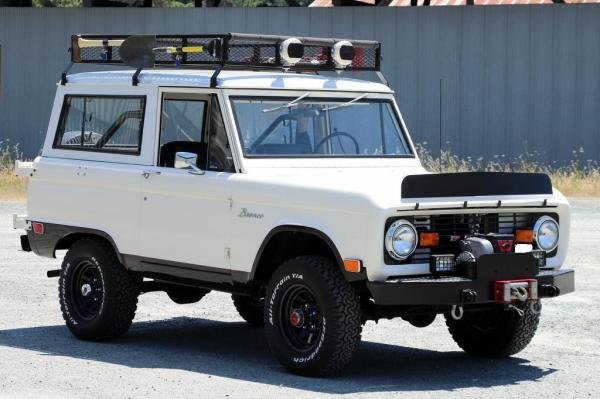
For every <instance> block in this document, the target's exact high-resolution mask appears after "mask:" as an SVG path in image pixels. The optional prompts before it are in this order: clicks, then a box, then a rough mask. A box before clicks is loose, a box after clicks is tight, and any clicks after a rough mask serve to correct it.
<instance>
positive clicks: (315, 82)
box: [67, 69, 392, 93]
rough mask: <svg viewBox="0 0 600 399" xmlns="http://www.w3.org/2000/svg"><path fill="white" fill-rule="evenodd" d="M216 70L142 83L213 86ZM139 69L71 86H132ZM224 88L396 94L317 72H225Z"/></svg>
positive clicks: (88, 77) (77, 77) (84, 77)
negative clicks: (212, 79)
mask: <svg viewBox="0 0 600 399" xmlns="http://www.w3.org/2000/svg"><path fill="white" fill-rule="evenodd" d="M213 72H214V71H212V70H191V69H175V70H171V69H169V70H159V69H152V70H142V71H141V73H140V74H139V85H146V86H180V87H206V88H208V87H210V79H211V76H212V75H213ZM134 73H135V71H133V70H122V71H101V72H82V73H77V74H72V75H69V76H68V79H67V81H68V85H71V84H76V85H79V84H83V85H128V86H131V84H132V83H131V82H132V77H133V74H134ZM217 88H222V89H269V90H271V89H287V90H324V91H351V92H372V93H392V90H391V89H390V88H389V87H388V86H386V85H384V84H382V83H377V82H371V81H367V80H360V79H353V78H348V77H346V76H326V75H317V74H314V73H295V72H270V71H267V72H258V71H222V72H221V73H220V74H219V76H218V79H217Z"/></svg>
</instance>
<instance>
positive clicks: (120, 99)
mask: <svg viewBox="0 0 600 399" xmlns="http://www.w3.org/2000/svg"><path fill="white" fill-rule="evenodd" d="M145 105H146V98H145V97H144V96H72V95H67V96H65V100H64V103H63V108H62V112H61V117H60V122H59V124H58V130H57V132H56V138H55V140H54V148H61V149H70V150H79V151H98V152H112V153H122V154H134V155H139V153H140V149H141V144H142V131H143V124H144V108H145Z"/></svg>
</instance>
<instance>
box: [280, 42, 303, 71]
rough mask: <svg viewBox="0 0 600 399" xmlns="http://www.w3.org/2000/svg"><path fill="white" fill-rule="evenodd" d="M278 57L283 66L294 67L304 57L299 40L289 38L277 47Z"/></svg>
mask: <svg viewBox="0 0 600 399" xmlns="http://www.w3.org/2000/svg"><path fill="white" fill-rule="evenodd" d="M279 55H280V57H281V60H282V61H283V65H286V66H290V65H295V64H297V63H298V62H299V61H300V60H301V59H302V56H303V55H304V45H303V44H302V42H301V41H300V40H299V39H296V38H295V37H290V38H289V39H285V40H284V41H283V42H281V44H280V45H279Z"/></svg>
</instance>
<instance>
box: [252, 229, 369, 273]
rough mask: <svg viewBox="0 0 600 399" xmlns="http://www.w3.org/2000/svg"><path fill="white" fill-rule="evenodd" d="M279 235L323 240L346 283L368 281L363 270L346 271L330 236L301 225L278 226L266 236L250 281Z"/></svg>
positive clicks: (254, 263)
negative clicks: (311, 236)
mask: <svg viewBox="0 0 600 399" xmlns="http://www.w3.org/2000/svg"><path fill="white" fill-rule="evenodd" d="M279 233H304V234H310V235H313V236H315V237H317V238H319V239H321V240H323V241H324V242H325V243H326V244H327V246H328V247H329V249H330V250H331V253H332V254H333V256H334V258H335V263H336V264H337V265H338V267H339V269H340V271H341V272H342V274H343V275H344V278H345V279H346V281H350V282H354V281H360V280H366V279H367V275H366V272H365V271H364V270H363V271H361V272H360V273H349V272H347V271H346V270H345V269H344V260H343V259H342V256H341V255H340V252H339V251H338V249H337V247H336V246H335V243H334V242H333V240H332V239H331V238H329V236H328V235H327V234H325V233H323V232H322V231H320V230H318V229H315V228H312V227H306V226H300V225H281V226H277V227H275V228H273V229H272V230H271V231H269V233H268V234H267V235H266V236H265V238H264V240H263V242H262V243H261V245H260V247H259V249H258V252H257V253H256V256H255V258H254V262H253V263H252V270H251V271H250V274H249V276H248V277H249V279H250V281H253V280H254V276H255V273H256V270H257V269H258V264H259V263H260V259H261V257H262V254H263V252H264V250H265V248H266V247H267V245H268V244H269V242H270V241H271V239H272V238H273V237H274V236H275V235H276V234H279Z"/></svg>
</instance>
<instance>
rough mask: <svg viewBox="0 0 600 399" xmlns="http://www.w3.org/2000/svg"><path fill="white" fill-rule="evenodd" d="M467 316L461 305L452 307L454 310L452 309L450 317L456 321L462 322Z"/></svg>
mask: <svg viewBox="0 0 600 399" xmlns="http://www.w3.org/2000/svg"><path fill="white" fill-rule="evenodd" d="M464 314H465V310H464V309H463V307H462V306H460V305H452V309H450V317H452V318H453V319H454V320H460V319H462V318H463V315H464Z"/></svg>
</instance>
